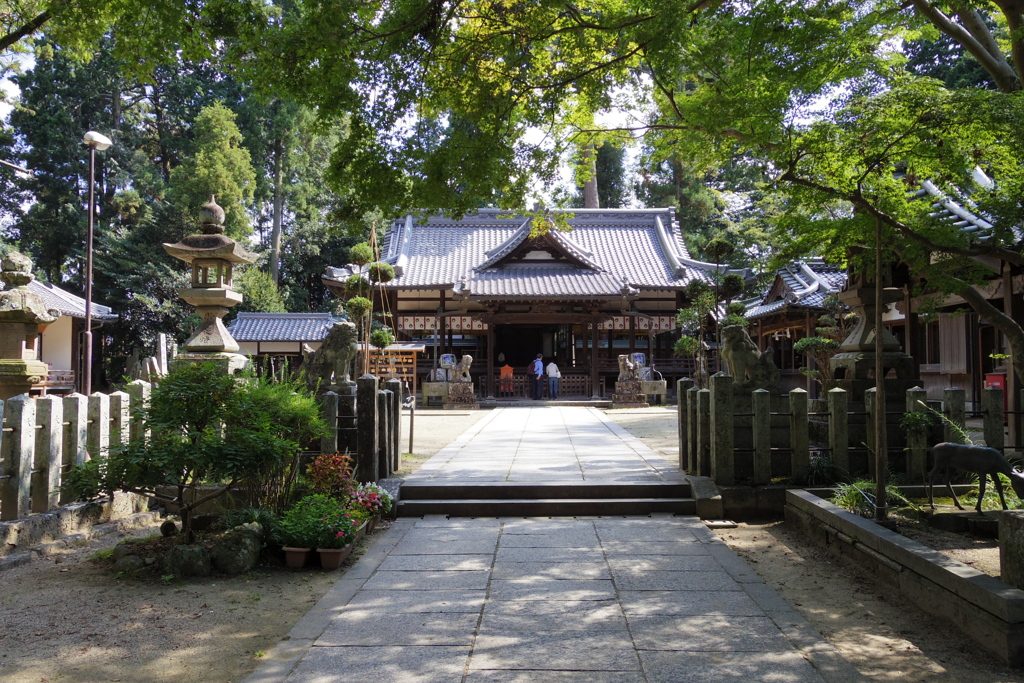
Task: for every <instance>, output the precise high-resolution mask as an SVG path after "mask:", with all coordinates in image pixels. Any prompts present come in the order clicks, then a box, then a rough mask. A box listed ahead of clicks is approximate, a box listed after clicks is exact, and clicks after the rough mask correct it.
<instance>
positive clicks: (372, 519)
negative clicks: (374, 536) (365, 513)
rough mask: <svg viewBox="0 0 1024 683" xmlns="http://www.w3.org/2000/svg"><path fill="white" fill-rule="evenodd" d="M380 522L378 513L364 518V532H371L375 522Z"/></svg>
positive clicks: (375, 525)
mask: <svg viewBox="0 0 1024 683" xmlns="http://www.w3.org/2000/svg"><path fill="white" fill-rule="evenodd" d="M379 523H380V513H377V514H375V515H374V516H373V517H370V519H368V520H366V533H367V534H371V533H373V530H374V529H376V528H377V524H379Z"/></svg>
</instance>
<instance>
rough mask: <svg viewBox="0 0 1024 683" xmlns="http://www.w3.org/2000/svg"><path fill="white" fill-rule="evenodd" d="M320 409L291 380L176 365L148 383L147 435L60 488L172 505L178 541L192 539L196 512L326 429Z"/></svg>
mask: <svg viewBox="0 0 1024 683" xmlns="http://www.w3.org/2000/svg"><path fill="white" fill-rule="evenodd" d="M319 413H320V411H319V408H318V406H317V403H316V400H315V399H314V398H313V397H312V396H310V395H309V394H308V392H307V391H306V388H305V387H304V386H303V385H302V384H301V383H299V382H297V381H285V382H280V383H275V382H272V381H271V380H269V379H267V378H260V377H255V376H249V377H245V378H242V379H240V378H239V377H238V376H231V375H226V374H225V373H224V371H223V369H222V368H220V367H219V366H218V365H217V364H216V363H196V364H191V365H186V366H182V367H179V368H177V369H175V370H173V371H172V372H171V373H169V374H168V375H167V376H166V377H164V378H163V379H162V380H160V383H159V384H157V385H155V386H154V388H153V393H152V397H151V400H150V405H149V407H148V408H146V409H145V410H144V411H143V412H142V413H140V415H139V417H141V418H142V419H143V420H144V421H145V424H146V426H147V428H148V429H149V430H150V432H151V436H150V438H149V439H148V440H147V441H145V442H143V443H132V444H130V445H127V446H123V447H116V448H112V449H111V452H110V453H109V455H107V456H106V457H103V456H100V457H95V458H93V459H92V460H90V461H89V462H87V463H85V464H84V465H80V466H78V467H75V468H74V469H72V470H71V472H70V473H69V474H68V476H67V478H66V483H65V486H66V487H67V489H68V490H70V491H71V492H72V493H73V494H74V495H75V496H77V497H78V498H79V499H82V500H90V499H92V498H96V497H98V496H100V495H102V494H110V495H113V492H114V491H118V490H120V491H127V492H131V493H139V494H142V495H146V496H150V497H152V498H154V499H156V500H160V501H163V502H167V503H173V504H174V505H176V506H177V507H178V509H179V511H180V515H181V522H182V542H183V543H191V542H192V541H193V539H194V536H193V534H192V517H193V514H194V511H195V509H196V508H198V507H199V506H200V505H203V504H205V503H207V502H209V501H211V500H215V499H216V498H218V497H220V496H222V495H224V494H225V493H227V492H228V491H229V490H230V489H231V488H233V487H235V486H240V485H243V484H246V483H250V482H251V481H252V480H257V479H259V478H260V477H261V476H262V475H263V474H264V473H265V472H266V471H267V470H270V469H274V468H276V467H279V466H280V465H281V464H282V463H283V462H285V461H287V460H288V459H290V458H292V457H293V456H294V455H295V454H296V453H297V451H298V450H299V448H300V447H301V444H302V443H303V442H304V441H305V440H307V439H310V438H313V437H315V436H319V435H320V432H322V431H323V430H324V428H325V425H324V422H323V420H322V419H321V418H320V414H319ZM207 486H208V487H209V488H205V487H207ZM161 487H170V488H171V490H172V492H171V493H163V492H162V490H161Z"/></svg>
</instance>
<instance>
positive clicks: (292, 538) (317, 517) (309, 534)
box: [281, 493, 345, 548]
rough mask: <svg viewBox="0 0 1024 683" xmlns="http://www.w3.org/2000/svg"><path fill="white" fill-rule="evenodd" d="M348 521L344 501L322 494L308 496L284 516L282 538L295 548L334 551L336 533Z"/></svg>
mask: <svg viewBox="0 0 1024 683" xmlns="http://www.w3.org/2000/svg"><path fill="white" fill-rule="evenodd" d="M344 518H345V506H344V505H343V504H342V503H341V501H339V500H337V499H335V498H332V497H331V496H326V495H323V494H320V493H314V494H313V495H310V496H306V497H305V498H303V499H302V500H300V501H299V502H298V503H296V504H295V505H294V506H293V507H292V508H291V509H290V510H288V511H287V512H285V513H284V517H283V518H282V519H281V535H282V538H283V540H284V542H285V544H286V545H289V546H291V547H294V548H317V547H320V548H330V547H334V546H330V545H323V544H324V543H333V542H334V541H333V540H332V538H331V535H332V529H333V528H334V526H335V525H337V523H339V521H340V520H343V519H344Z"/></svg>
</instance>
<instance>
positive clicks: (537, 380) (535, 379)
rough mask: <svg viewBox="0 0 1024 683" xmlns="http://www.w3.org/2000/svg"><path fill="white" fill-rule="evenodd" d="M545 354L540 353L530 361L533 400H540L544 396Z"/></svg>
mask: <svg viewBox="0 0 1024 683" xmlns="http://www.w3.org/2000/svg"><path fill="white" fill-rule="evenodd" d="M543 358H544V354H541V353H538V354H537V357H536V358H535V359H534V360H533V362H532V363H530V381H531V382H532V383H533V400H534V401H539V400H541V398H543V397H544V361H543V360H542V359H543Z"/></svg>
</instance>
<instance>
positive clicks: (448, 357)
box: [441, 353, 455, 368]
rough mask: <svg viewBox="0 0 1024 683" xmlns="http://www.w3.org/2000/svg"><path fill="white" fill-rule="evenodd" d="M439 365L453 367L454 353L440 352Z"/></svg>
mask: <svg viewBox="0 0 1024 683" xmlns="http://www.w3.org/2000/svg"><path fill="white" fill-rule="evenodd" d="M441 367H442V368H454V367H455V354H454V353H442V354H441Z"/></svg>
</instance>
